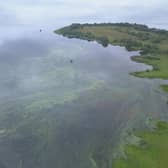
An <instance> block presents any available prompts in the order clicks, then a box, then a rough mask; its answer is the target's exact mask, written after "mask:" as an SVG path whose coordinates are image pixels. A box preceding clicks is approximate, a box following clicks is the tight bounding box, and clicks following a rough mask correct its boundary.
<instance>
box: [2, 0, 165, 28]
mask: <svg viewBox="0 0 168 168" xmlns="http://www.w3.org/2000/svg"><path fill="white" fill-rule="evenodd" d="M167 17H168V0H139V1H137V0H4V1H2V0H1V2H0V25H1V26H4V25H5V26H6V25H9V26H11V25H51V24H52V25H60V26H62V25H67V24H70V23H72V22H82V23H83V22H136V23H145V24H148V25H150V26H156V27H161V28H168V19H167Z"/></svg>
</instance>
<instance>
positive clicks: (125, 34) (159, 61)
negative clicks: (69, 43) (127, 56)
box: [55, 23, 168, 91]
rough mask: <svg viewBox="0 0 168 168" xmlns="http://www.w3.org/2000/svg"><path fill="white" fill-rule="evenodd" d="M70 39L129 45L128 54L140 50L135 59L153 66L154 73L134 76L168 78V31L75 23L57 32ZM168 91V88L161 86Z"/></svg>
mask: <svg viewBox="0 0 168 168" xmlns="http://www.w3.org/2000/svg"><path fill="white" fill-rule="evenodd" d="M55 33H57V34H61V35H63V36H66V37H68V38H78V39H83V40H88V41H97V42H98V43H100V44H102V45H103V46H104V47H107V46H108V45H109V44H112V45H119V46H125V47H126V49H127V50H128V51H140V53H141V56H134V57H132V58H131V59H132V60H133V61H136V62H141V63H145V64H147V65H151V66H152V67H153V68H152V69H151V70H149V69H147V70H146V71H142V72H133V73H131V74H132V75H134V76H137V77H141V78H160V79H168V31H166V30H161V29H156V28H149V27H148V26H146V25H140V24H130V23H102V24H72V25H70V26H67V27H63V28H61V29H58V30H56V31H55ZM161 87H162V89H163V90H165V91H168V85H162V86H161Z"/></svg>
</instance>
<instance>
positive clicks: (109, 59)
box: [0, 28, 168, 168]
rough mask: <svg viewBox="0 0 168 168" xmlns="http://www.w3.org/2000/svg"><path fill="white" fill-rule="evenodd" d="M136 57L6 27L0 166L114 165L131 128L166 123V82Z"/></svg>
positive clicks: (0, 62) (0, 55) (0, 59)
mask: <svg viewBox="0 0 168 168" xmlns="http://www.w3.org/2000/svg"><path fill="white" fill-rule="evenodd" d="M138 54H139V53H138V52H128V51H126V49H125V48H124V47H118V46H108V47H107V48H103V47H102V46H101V45H99V44H97V43H96V42H87V41H82V40H77V39H67V38H64V37H61V36H58V35H55V34H54V33H52V31H51V30H50V29H49V30H47V29H46V30H43V31H42V32H41V33H40V31H39V28H15V29H12V30H11V29H4V30H2V29H1V41H0V156H1V157H0V167H1V168H11V167H12V168H95V167H96V164H95V161H96V162H97V167H98V168H99V167H100V168H102V167H103V168H109V167H110V164H111V158H112V155H113V149H114V148H115V147H116V145H117V142H118V141H119V139H120V135H121V133H122V131H123V130H124V129H126V128H139V127H144V126H145V123H146V120H147V118H154V119H166V118H167V117H168V115H167V109H168V105H167V103H166V102H167V95H166V94H165V93H163V92H162V91H161V90H160V88H159V84H160V83H161V82H162V81H161V80H149V79H140V78H136V77H133V76H131V75H129V73H130V72H134V71H139V70H144V69H146V68H150V67H148V66H146V65H143V64H138V63H135V62H132V61H131V60H130V57H131V56H134V55H138Z"/></svg>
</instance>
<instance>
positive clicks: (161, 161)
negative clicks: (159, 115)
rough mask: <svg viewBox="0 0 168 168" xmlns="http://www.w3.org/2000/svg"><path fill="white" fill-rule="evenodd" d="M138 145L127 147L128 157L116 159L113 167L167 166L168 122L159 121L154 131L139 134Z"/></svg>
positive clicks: (164, 167)
mask: <svg viewBox="0 0 168 168" xmlns="http://www.w3.org/2000/svg"><path fill="white" fill-rule="evenodd" d="M137 136H138V137H140V138H141V140H140V142H139V144H138V145H131V144H130V145H127V146H126V147H125V153H126V154H127V158H126V159H118V160H115V161H114V164H113V168H150V167H151V168H166V167H167V166H168V159H167V156H168V123H165V122H158V124H157V128H156V129H155V130H154V131H151V132H149V131H144V132H140V133H138V134H137Z"/></svg>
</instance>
